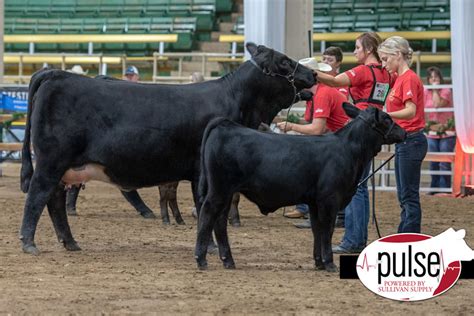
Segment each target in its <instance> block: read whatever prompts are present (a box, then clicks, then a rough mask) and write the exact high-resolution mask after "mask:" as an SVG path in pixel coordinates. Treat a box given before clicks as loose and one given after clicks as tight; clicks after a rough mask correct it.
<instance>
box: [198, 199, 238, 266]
mask: <svg viewBox="0 0 474 316" xmlns="http://www.w3.org/2000/svg"><path fill="white" fill-rule="evenodd" d="M211 196H212V195H209V194H208V195H207V196H206V198H205V199H204V203H203V204H202V208H201V210H200V214H199V220H198V235H197V240H196V249H195V258H196V261H197V265H198V268H199V269H201V270H206V269H207V261H206V252H207V251H208V245H209V243H210V241H211V239H212V230H213V228H214V227H215V226H216V222H217V219H218V218H219V217H220V222H219V225H223V226H224V227H226V226H227V214H228V211H229V203H230V199H228V200H227V201H226V200H223V199H220V198H217V197H215V196H214V197H211ZM222 213H225V214H222ZM217 234H219V240H220V241H221V242H222V244H227V248H225V247H224V249H223V253H221V254H222V256H221V258H222V257H226V258H227V256H228V259H226V260H225V261H226V262H227V263H228V264H229V268H230V267H231V266H232V264H233V259H232V256H231V255H230V247H229V245H228V241H227V236H226V235H227V231H223V230H222V226H221V227H220V229H219V230H218V232H216V236H217ZM224 235H225V237H224ZM206 250H207V251H206ZM223 261H224V260H223Z"/></svg>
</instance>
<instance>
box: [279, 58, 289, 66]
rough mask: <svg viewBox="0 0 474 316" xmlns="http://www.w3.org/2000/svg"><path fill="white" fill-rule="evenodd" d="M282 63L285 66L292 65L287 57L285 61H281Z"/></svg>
mask: <svg viewBox="0 0 474 316" xmlns="http://www.w3.org/2000/svg"><path fill="white" fill-rule="evenodd" d="M281 64H282V65H283V66H289V65H290V61H289V60H286V59H285V60H283V61H282V62H281Z"/></svg>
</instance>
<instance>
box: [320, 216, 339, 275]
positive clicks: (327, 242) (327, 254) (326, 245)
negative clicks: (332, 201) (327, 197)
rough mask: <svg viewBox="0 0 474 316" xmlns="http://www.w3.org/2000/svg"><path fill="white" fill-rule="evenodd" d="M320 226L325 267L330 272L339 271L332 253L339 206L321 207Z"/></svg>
mask: <svg viewBox="0 0 474 316" xmlns="http://www.w3.org/2000/svg"><path fill="white" fill-rule="evenodd" d="M319 211H320V212H319V214H318V215H319V216H318V220H319V223H318V224H319V227H318V230H319V231H320V234H321V252H322V258H323V263H324V268H325V269H326V271H328V272H337V266H336V265H335V264H334V259H333V253H332V243H331V241H332V235H333V233H334V226H335V223H336V216H337V212H338V208H334V207H321V208H320V209H319Z"/></svg>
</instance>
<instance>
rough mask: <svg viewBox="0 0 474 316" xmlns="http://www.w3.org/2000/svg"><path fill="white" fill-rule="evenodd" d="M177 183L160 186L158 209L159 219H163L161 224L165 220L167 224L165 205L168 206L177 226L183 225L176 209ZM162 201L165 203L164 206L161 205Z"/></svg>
mask: <svg viewBox="0 0 474 316" xmlns="http://www.w3.org/2000/svg"><path fill="white" fill-rule="evenodd" d="M178 185H179V182H178V181H176V182H170V183H167V184H163V185H160V186H159V188H160V208H161V218H162V219H163V223H165V220H166V219H167V224H169V216H168V208H167V205H168V204H169V206H170V208H171V211H172V212H173V217H174V219H175V221H176V223H178V224H179V225H184V220H183V218H182V217H181V213H180V211H179V207H178V197H177V190H178ZM162 200H164V201H165V203H166V204H164V203H162Z"/></svg>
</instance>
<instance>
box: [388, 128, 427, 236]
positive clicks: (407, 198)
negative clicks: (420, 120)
mask: <svg viewBox="0 0 474 316" xmlns="http://www.w3.org/2000/svg"><path fill="white" fill-rule="evenodd" d="M427 149H428V144H427V141H426V137H425V135H423V133H422V132H419V133H415V134H411V135H408V137H407V139H406V140H405V141H404V142H402V143H399V144H396V145H395V178H396V180H397V195H398V201H399V202H400V207H401V208H402V212H401V214H400V225H399V226H398V232H399V233H419V232H420V231H421V206H420V174H421V163H422V162H423V159H424V158H425V156H426V151H427Z"/></svg>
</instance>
